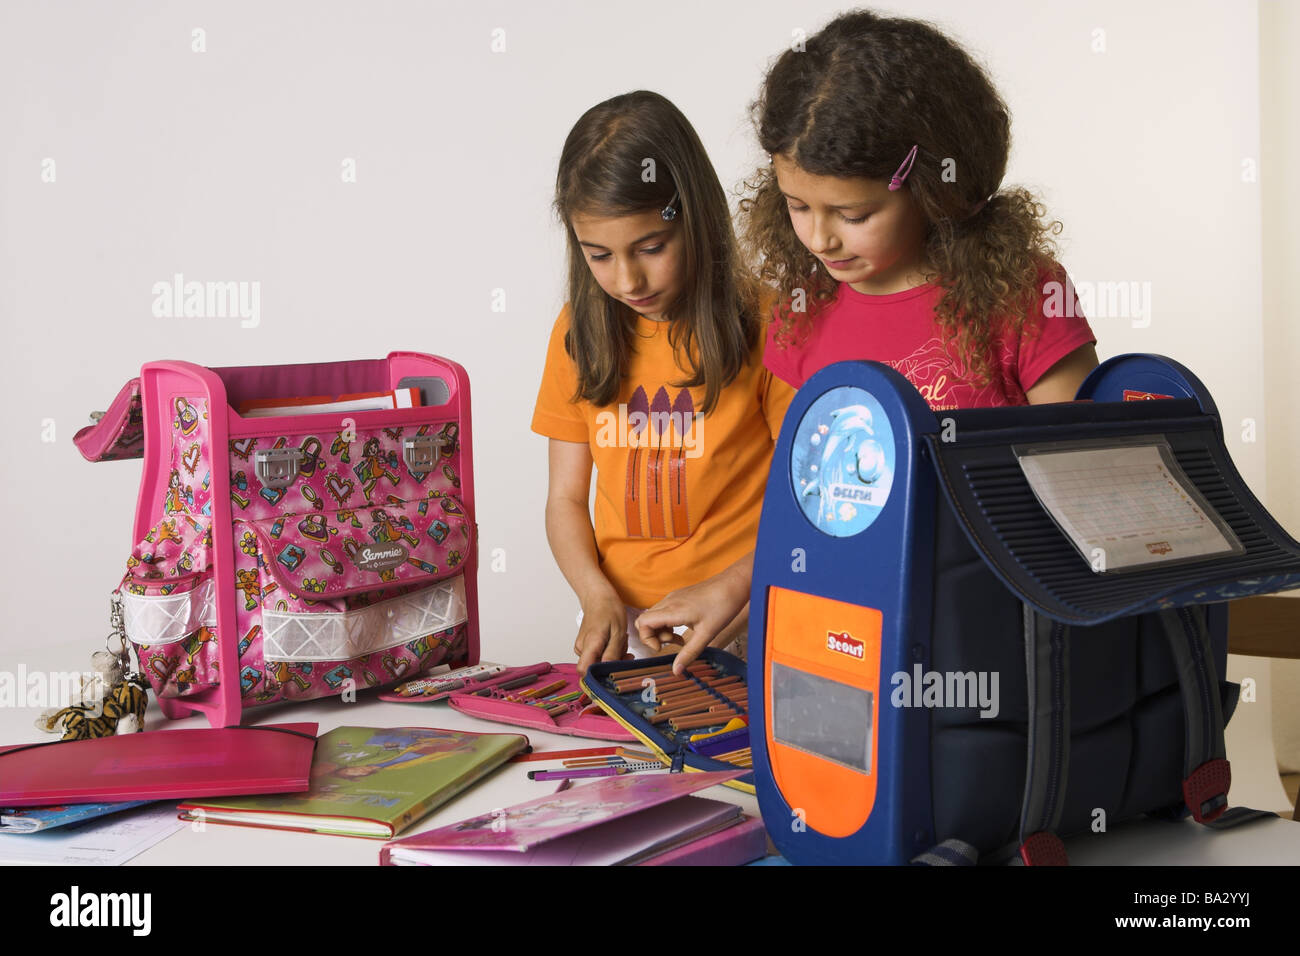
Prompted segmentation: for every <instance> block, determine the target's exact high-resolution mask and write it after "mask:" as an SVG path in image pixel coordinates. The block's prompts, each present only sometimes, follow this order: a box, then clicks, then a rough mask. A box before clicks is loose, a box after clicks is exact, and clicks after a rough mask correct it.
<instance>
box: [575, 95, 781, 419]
mask: <svg viewBox="0 0 1300 956" xmlns="http://www.w3.org/2000/svg"><path fill="white" fill-rule="evenodd" d="M674 195H676V197H677V199H676V200H675V201H673V196H674ZM670 201H672V204H673V207H674V208H675V209H676V211H677V214H676V216H675V217H674V218H673V220H672V222H673V224H674V226H675V228H678V229H682V230H684V239H685V261H684V268H685V270H686V276H685V277H684V281H683V284H682V292H681V294H680V295H679V296H678V298H677V300H676V301H675V302H670V303H667V304H666V307H665V308H664V311H663V314H664V315H665V317H666V318H667V319H668V320H669V322H670V324H669V327H668V341H669V342H670V343H671V345H672V348H673V352H674V354H676V355H677V365H678V367H679V368H681V369H682V370H683V372H685V373H686V378H685V379H684V380H683V381H681V382H673V383H671V384H672V385H673V386H674V387H678V388H681V387H690V386H698V385H703V386H704V401H703V403H702V404H701V408H700V411H701V412H702V413H704V414H708V413H709V412H710V411H712V410H713V408H714V407H715V406H716V405H717V402H718V399H719V397H720V396H721V394H722V390H723V389H724V388H726V386H727V385H729V384H730V383H731V382H732V381H733V380H734V379H735V378H736V376H737V375H738V374H740V371H741V370H742V369H743V368H744V367H745V366H746V365H747V364H748V363H749V360H750V356H751V354H752V352H753V348H754V346H755V345H756V344H757V341H758V335H759V330H760V327H761V325H760V318H759V315H758V308H759V288H758V284H757V282H756V281H755V280H754V279H753V278H752V277H751V276H750V275H749V274H748V273H747V272H746V271H745V269H744V267H743V265H742V264H741V261H740V255H739V252H738V249H737V243H736V236H735V231H734V230H733V228H732V224H731V214H730V210H729V209H728V208H727V197H726V193H725V192H724V191H723V188H722V184H721V183H720V182H719V181H718V174H717V173H716V172H715V171H714V169H713V164H712V163H711V162H710V161H709V157H708V155H707V154H706V153H705V151H704V146H703V144H702V143H701V142H700V138H699V136H697V135H696V133H695V129H694V128H693V127H692V126H691V124H690V123H689V122H688V121H687V119H686V117H685V116H683V115H682V113H681V111H680V110H679V109H677V107H676V106H674V105H673V104H672V103H671V102H669V101H668V100H667V99H666V98H664V97H663V96H660V95H659V94H658V93H652V92H649V91H647V90H638V91H636V92H633V93H624V94H622V95H621V96H615V97H613V98H612V99H608V100H605V101H604V102H603V103H598V104H596V105H595V106H593V107H592V108H591V109H589V110H587V112H585V113H583V114H582V117H581V118H580V119H579V120H578V122H577V123H576V124H574V127H573V129H572V130H570V131H569V135H568V137H567V138H566V139H565V141H564V148H563V150H562V151H561V153H560V166H559V172H558V173H557V174H556V177H555V211H556V213H557V214H558V216H559V217H560V221H561V222H562V223H563V224H564V229H565V238H566V243H567V247H568V299H569V306H570V309H571V312H572V324H571V325H570V328H569V332H568V334H567V335H566V336H565V340H564V347H565V350H566V351H567V352H568V353H569V356H570V357H571V358H572V359H573V363H574V365H575V366H576V368H577V377H578V387H577V392H576V394H575V395H574V399H575V400H579V399H582V400H585V401H588V402H591V403H592V404H593V405H596V406H603V405H609V404H610V403H612V402H613V401H614V400H615V399H616V398H617V397H618V392H619V388H620V387H621V385H622V382H623V377H624V375H625V374H626V370H627V365H628V360H629V358H630V356H631V353H632V350H633V347H634V337H635V335H636V313H635V312H634V311H633V310H632V309H631V308H629V307H628V306H627V305H626V304H624V303H622V302H619V301H618V300H616V299H613V298H611V297H610V296H608V295H606V294H605V291H604V290H603V289H601V287H600V286H599V284H597V282H596V279H595V277H594V276H593V275H592V274H591V268H590V267H589V266H588V264H587V260H586V257H585V256H584V255H583V251H582V247H581V246H579V245H578V239H577V236H576V235H575V234H574V231H573V225H572V217H573V216H574V215H577V214H582V215H592V216H604V217H613V216H624V215H629V214H636V213H642V212H645V211H646V210H662V209H663V208H664V207H665V206H667V205H668V204H669V202H670Z"/></svg>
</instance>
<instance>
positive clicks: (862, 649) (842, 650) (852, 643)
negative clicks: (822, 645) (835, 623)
mask: <svg viewBox="0 0 1300 956" xmlns="http://www.w3.org/2000/svg"><path fill="white" fill-rule="evenodd" d="M826 650H828V651H834V652H835V653H837V654H843V655H845V656H846V657H852V658H853V659H854V660H858V661H861V660H865V659H866V657H867V645H866V644H865V643H863V642H862V641H859V640H857V639H856V638H853V637H850V636H849V632H848V631H844V632H842V633H840V634H836V633H835V632H834V631H827V632H826Z"/></svg>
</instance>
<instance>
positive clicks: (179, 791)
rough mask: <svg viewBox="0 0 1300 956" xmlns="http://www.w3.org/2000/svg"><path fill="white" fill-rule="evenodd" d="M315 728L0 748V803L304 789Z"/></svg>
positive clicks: (164, 733) (155, 733) (206, 731)
mask: <svg viewBox="0 0 1300 956" xmlns="http://www.w3.org/2000/svg"><path fill="white" fill-rule="evenodd" d="M316 726H317V725H316V724H314V723H300V724H266V725H263V726H256V727H225V728H217V729H212V728H206V727H204V728H196V729H193V730H152V731H144V732H142V733H137V734H123V735H122V736H120V737H118V736H114V737H97V738H94V739H91V740H67V741H55V742H54V743H48V744H34V745H28V744H19V745H17V746H12V747H0V806H6V807H39V806H49V805H52V804H71V803H103V802H116V801H121V800H166V799H170V798H173V797H176V798H180V797H216V796H230V795H232V794H244V793H294V792H299V791H303V790H306V789H307V788H308V786H309V784H310V780H309V774H310V772H311V758H312V753H313V752H314V751H315V749H316Z"/></svg>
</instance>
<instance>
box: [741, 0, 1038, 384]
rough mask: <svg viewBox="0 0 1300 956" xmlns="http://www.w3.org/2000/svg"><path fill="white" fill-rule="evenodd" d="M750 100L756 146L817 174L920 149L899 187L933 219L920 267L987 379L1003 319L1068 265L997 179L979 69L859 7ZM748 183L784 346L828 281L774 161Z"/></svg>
mask: <svg viewBox="0 0 1300 956" xmlns="http://www.w3.org/2000/svg"><path fill="white" fill-rule="evenodd" d="M750 110H751V114H752V116H753V120H754V125H755V127H756V128H757V132H758V139H759V142H760V143H761V145H762V147H763V149H764V151H766V152H767V153H768V154H769V155H772V156H776V155H781V156H784V157H786V158H787V159H789V160H791V161H793V162H794V163H795V164H797V165H798V166H799V167H800V168H801V169H803V170H805V171H806V172H808V173H811V174H813V175H819V176H834V177H841V178H850V177H863V178H867V179H876V180H886V179H888V178H889V177H890V176H891V175H892V174H893V173H894V171H895V170H896V169H897V168H898V166H899V163H900V162H901V161H902V160H903V158H904V157H905V156H906V155H907V153H908V152H909V150H911V148H912V146H913V145H915V146H916V147H917V155H916V161H915V163H914V165H913V166H912V170H911V173H910V174H909V175H908V177H907V178H906V180H905V186H906V188H908V189H909V190H911V196H912V199H913V200H914V201H915V202H916V203H917V206H918V207H919V209H920V210H921V212H922V213H923V214H924V216H925V218H926V221H927V223H928V225H927V229H926V240H925V248H924V256H925V269H926V271H927V272H928V273H929V274H931V275H932V276H933V277H934V281H935V282H936V283H937V284H938V285H939V287H940V288H941V289H942V290H943V295H942V297H941V299H940V301H939V303H938V305H937V306H936V307H935V318H936V321H937V323H938V325H939V327H940V330H941V332H942V335H943V338H944V341H945V342H947V343H951V344H954V345H955V347H956V350H957V356H958V358H959V359H960V360H961V361H962V363H963V364H964V365H965V366H966V369H967V371H968V372H969V373H971V376H972V378H973V379H974V380H975V381H977V382H978V383H980V384H985V383H987V382H988V381H989V380H990V378H991V376H992V368H993V363H992V361H991V358H990V351H991V348H990V346H991V343H992V341H993V339H994V337H995V336H996V335H997V333H998V332H999V331H1000V330H1002V329H1004V328H1006V327H1008V326H1009V328H1010V329H1011V330H1013V331H1014V332H1015V333H1016V334H1019V333H1020V332H1021V331H1022V329H1023V328H1024V325H1025V323H1026V321H1032V318H1033V316H1034V313H1036V311H1037V309H1036V308H1035V306H1036V303H1037V301H1038V295H1039V293H1040V287H1041V282H1042V281H1043V276H1044V274H1050V275H1051V276H1052V277H1054V278H1056V277H1059V276H1061V275H1063V271H1062V270H1061V269H1060V267H1059V266H1058V265H1057V264H1056V262H1055V258H1056V253H1057V248H1056V243H1055V242H1054V241H1053V239H1052V236H1054V235H1059V234H1060V232H1061V228H1062V227H1061V223H1060V222H1057V221H1055V220H1053V221H1051V222H1044V221H1043V217H1044V215H1045V213H1046V209H1045V207H1044V206H1043V205H1042V203H1041V202H1039V201H1038V200H1037V199H1036V198H1035V196H1034V195H1033V194H1032V193H1031V192H1029V191H1028V190H1027V189H1024V188H1020V187H1013V188H1007V189H1002V188H1000V186H1001V183H1002V177H1003V176H1004V175H1005V173H1006V168H1007V156H1008V153H1009V151H1010V145H1011V116H1010V113H1009V112H1008V110H1007V106H1006V103H1005V102H1003V100H1002V97H1001V96H999V95H998V92H997V90H996V89H995V88H994V87H993V84H992V82H991V81H990V79H989V77H988V75H987V74H986V73H985V71H984V69H983V68H982V67H981V66H980V65H979V64H978V63H976V62H975V60H974V59H973V58H972V57H971V56H970V54H968V53H967V52H966V51H965V50H963V49H962V48H961V47H960V46H958V45H957V44H956V43H955V42H954V41H953V40H951V39H949V38H948V37H947V36H945V35H944V34H943V33H942V32H941V31H940V30H939V29H938V28H937V27H934V26H932V25H931V24H928V23H924V22H921V21H918V20H909V19H902V18H889V17H882V16H879V15H877V14H874V13H871V12H870V11H865V10H862V11H856V12H853V13H847V14H844V15H842V16H840V17H838V18H836V19H835V20H833V21H831V23H829V24H827V25H826V26H825V27H824V28H823V29H822V30H821V31H820V32H819V33H817V34H816V35H814V36H812V37H810V38H808V40H807V42H806V44H805V46H804V49H803V50H794V49H791V50H786V51H785V52H784V53H782V54H781V55H780V56H779V57H777V59H776V61H775V62H774V63H773V64H772V66H771V68H770V69H769V71H768V73H767V76H766V78H765V80H764V82H763V87H762V89H761V91H760V93H759V97H758V99H757V100H756V101H755V102H754V103H753V104H752V105H751V107H750ZM954 174H955V175H954ZM746 186H747V187H748V195H747V196H746V197H745V198H744V199H743V200H742V201H741V203H740V211H741V215H742V240H743V243H744V245H745V249H746V252H747V254H748V256H749V260H750V261H751V262H756V263H759V265H758V267H757V271H758V276H759V278H760V279H761V280H763V281H764V282H766V283H768V284H769V285H773V286H775V287H776V288H777V289H778V291H779V292H780V296H781V298H780V305H779V307H778V315H777V322H778V325H777V330H776V341H777V344H778V345H779V346H781V347H788V346H789V345H790V344H791V343H792V342H795V341H797V340H799V339H800V338H801V337H803V336H804V335H806V333H807V332H808V330H809V329H810V328H811V321H812V320H813V319H814V318H815V316H816V313H817V312H818V311H820V310H821V309H822V308H824V307H825V305H826V304H827V303H829V302H830V301H831V300H832V299H833V298H834V297H835V290H836V287H837V283H836V281H835V280H834V279H833V278H832V277H831V276H830V274H829V273H828V272H827V271H826V267H825V266H824V265H823V264H822V263H821V261H820V260H818V259H817V257H816V256H814V255H813V254H812V253H810V252H809V251H808V250H807V249H806V248H805V247H804V245H803V244H802V243H801V242H800V241H799V238H798V236H796V235H795V231H794V227H793V226H792V225H791V222H790V213H789V210H788V207H787V205H786V200H785V197H784V196H783V195H782V193H781V190H780V188H779V187H778V185H777V182H776V175H775V173H774V171H773V170H772V169H771V167H763V168H760V169H759V170H758V172H757V174H756V175H755V176H754V177H753V178H752V179H750V180H749V181H747V182H746ZM986 200H987V201H986ZM798 290H802V297H801V298H802V299H803V300H805V301H806V303H807V308H806V309H805V310H799V309H797V308H796V307H795V299H796V292H797V291H798Z"/></svg>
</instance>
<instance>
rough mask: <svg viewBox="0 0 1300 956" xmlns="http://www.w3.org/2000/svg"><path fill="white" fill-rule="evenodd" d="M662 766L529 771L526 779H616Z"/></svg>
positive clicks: (637, 764) (643, 765)
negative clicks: (622, 775) (623, 775)
mask: <svg viewBox="0 0 1300 956" xmlns="http://www.w3.org/2000/svg"><path fill="white" fill-rule="evenodd" d="M663 769H664V765H663V764H661V763H630V764H626V765H624V766H622V767H594V768H592V769H590V770H530V771H528V779H530V780H563V779H564V778H566V777H572V778H575V779H576V778H579V777H617V776H619V775H621V774H625V773H636V772H638V771H641V770H663Z"/></svg>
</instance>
